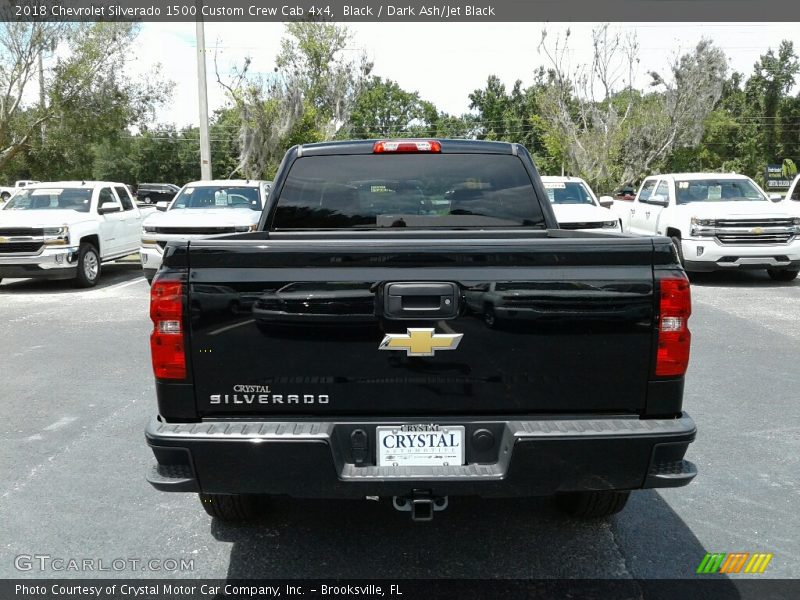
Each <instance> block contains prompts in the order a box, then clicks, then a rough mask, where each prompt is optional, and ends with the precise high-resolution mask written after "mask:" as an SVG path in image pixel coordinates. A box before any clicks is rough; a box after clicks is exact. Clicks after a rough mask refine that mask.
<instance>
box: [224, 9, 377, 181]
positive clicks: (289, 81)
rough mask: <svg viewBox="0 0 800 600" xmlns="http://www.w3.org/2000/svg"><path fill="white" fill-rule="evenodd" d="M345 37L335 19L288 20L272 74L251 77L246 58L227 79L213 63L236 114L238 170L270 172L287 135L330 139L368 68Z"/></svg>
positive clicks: (289, 137) (346, 118) (344, 118)
mask: <svg viewBox="0 0 800 600" xmlns="http://www.w3.org/2000/svg"><path fill="white" fill-rule="evenodd" d="M350 38H351V36H350V32H349V30H348V29H347V28H346V27H344V26H342V25H339V24H335V23H323V22H295V23H288V24H287V25H286V36H285V37H284V38H283V40H282V41H281V51H280V53H279V54H278V56H277V58H276V72H275V74H274V75H273V76H271V77H266V78H263V77H262V78H254V77H251V76H250V75H249V73H248V70H249V66H250V60H249V59H247V60H245V63H244V66H243V68H241V69H239V70H237V71H236V72H235V73H234V75H233V78H232V80H231V81H230V82H227V83H225V82H223V81H222V78H221V76H220V73H219V69H217V80H218V81H219V83H220V84H221V85H223V86H224V87H225V88H226V89H227V91H228V94H229V96H230V98H231V100H232V101H233V102H234V104H235V105H236V107H237V109H238V111H239V113H240V115H241V129H240V133H239V138H240V139H239V148H240V156H239V164H238V166H237V171H238V172H240V173H242V174H243V175H245V176H246V177H253V178H255V177H263V176H269V175H270V174H271V173H273V172H274V171H275V169H276V168H277V164H278V161H279V160H280V158H281V157H282V156H283V153H284V152H285V150H286V148H287V147H288V146H287V144H290V142H291V140H294V139H301V140H302V141H304V142H309V141H313V140H315V139H320V140H321V139H331V138H333V137H334V136H335V135H336V134H337V133H338V132H339V131H341V130H342V128H343V127H345V126H346V125H347V123H348V121H349V116H350V112H351V110H352V108H353V105H354V103H355V101H356V98H357V97H358V95H359V93H360V91H361V88H362V86H363V83H364V79H365V78H366V77H367V76H368V75H369V72H370V70H371V68H372V66H371V65H370V64H369V63H368V62H367V61H366V59H365V58H364V55H363V54H361V55H360V56H359V57H357V58H352V55H350V54H349V53H348V51H347V44H348V42H349V40H350ZM301 132H302V133H303V135H302V136H300V135H299V134H300V133H301Z"/></svg>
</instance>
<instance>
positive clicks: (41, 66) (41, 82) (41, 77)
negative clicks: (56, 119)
mask: <svg viewBox="0 0 800 600" xmlns="http://www.w3.org/2000/svg"><path fill="white" fill-rule="evenodd" d="M42 52H43V49H42V46H39V110H40V111H42V114H44V110H45V95H44V61H43V59H42ZM40 130H41V135H42V142H44V138H45V124H44V121H42V124H41V127H40Z"/></svg>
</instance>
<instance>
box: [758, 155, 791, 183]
mask: <svg viewBox="0 0 800 600" xmlns="http://www.w3.org/2000/svg"><path fill="white" fill-rule="evenodd" d="M795 175H797V165H795V164H794V161H792V160H791V159H789V158H786V159H784V161H783V163H782V164H780V165H767V169H766V171H765V173H764V182H765V183H766V184H767V186H766V187H767V189H769V190H775V189H785V190H786V189H789V186H790V185H791V184H792V179H794V176H795Z"/></svg>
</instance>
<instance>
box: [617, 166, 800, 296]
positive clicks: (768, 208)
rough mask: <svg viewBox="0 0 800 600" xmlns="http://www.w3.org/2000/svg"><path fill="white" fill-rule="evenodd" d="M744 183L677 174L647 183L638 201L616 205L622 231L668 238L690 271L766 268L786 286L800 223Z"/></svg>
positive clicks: (793, 271) (724, 176) (799, 250)
mask: <svg viewBox="0 0 800 600" xmlns="http://www.w3.org/2000/svg"><path fill="white" fill-rule="evenodd" d="M770 200H771V199H770V197H768V196H767V194H766V193H765V192H764V191H763V190H762V189H761V188H760V187H759V186H758V185H757V184H756V183H755V182H754V181H753V180H752V179H750V178H749V177H747V176H745V175H737V174H733V173H731V174H728V173H674V174H667V175H654V176H651V177H647V178H646V179H645V180H644V182H642V186H641V187H640V188H639V193H638V194H637V195H636V199H635V200H634V202H633V203H632V204H631V203H629V202H621V203H620V202H615V203H614V209H615V210H616V211H617V214H618V215H619V216H620V218H621V219H622V222H623V229H624V230H625V231H629V232H631V233H634V234H638V235H666V236H668V237H670V238H672V240H673V242H674V244H675V247H676V249H677V251H678V256H679V258H680V260H681V263H682V264H683V266H684V268H685V269H686V270H687V271H726V270H735V269H766V270H767V273H769V276H770V277H771V278H772V279H775V280H777V281H791V280H792V279H794V278H795V277H797V274H798V271H799V270H800V217H798V216H797V214H796V213H795V214H792V212H791V211H789V210H788V208H787V207H786V203H784V202H781V203H773V202H771V201H770Z"/></svg>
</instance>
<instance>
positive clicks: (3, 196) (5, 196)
mask: <svg viewBox="0 0 800 600" xmlns="http://www.w3.org/2000/svg"><path fill="white" fill-rule="evenodd" d="M9 198H11V194H9V193H8V192H3V193H2V194H0V200H2V201H3V202H5V201H6V200H8V199H9Z"/></svg>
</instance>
